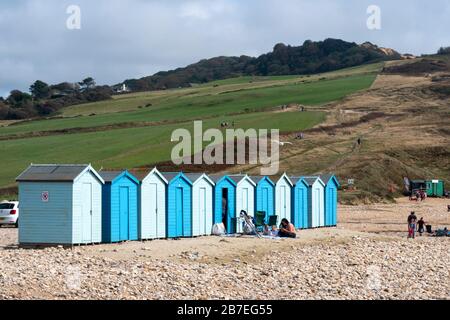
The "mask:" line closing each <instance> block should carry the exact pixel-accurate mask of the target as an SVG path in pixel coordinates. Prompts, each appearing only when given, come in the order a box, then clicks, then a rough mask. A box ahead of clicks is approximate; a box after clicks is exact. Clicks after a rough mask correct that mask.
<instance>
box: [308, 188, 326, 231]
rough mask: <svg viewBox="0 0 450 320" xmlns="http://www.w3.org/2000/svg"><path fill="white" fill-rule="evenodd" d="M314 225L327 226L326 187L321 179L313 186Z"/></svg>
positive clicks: (317, 226)
mask: <svg viewBox="0 0 450 320" xmlns="http://www.w3.org/2000/svg"><path fill="white" fill-rule="evenodd" d="M311 205H312V209H311V212H312V227H313V228H319V227H325V187H324V184H323V182H322V181H321V180H320V179H317V180H316V182H315V183H314V184H313V186H312V202H311Z"/></svg>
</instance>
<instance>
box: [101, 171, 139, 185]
mask: <svg viewBox="0 0 450 320" xmlns="http://www.w3.org/2000/svg"><path fill="white" fill-rule="evenodd" d="M99 174H100V176H101V177H102V178H103V180H105V183H114V182H115V181H116V180H118V179H120V178H122V177H124V176H127V177H128V178H130V179H131V180H133V181H134V182H136V184H139V183H140V182H139V180H138V179H137V178H136V177H135V176H134V175H132V174H131V173H129V172H128V171H126V170H125V171H100V172H99Z"/></svg>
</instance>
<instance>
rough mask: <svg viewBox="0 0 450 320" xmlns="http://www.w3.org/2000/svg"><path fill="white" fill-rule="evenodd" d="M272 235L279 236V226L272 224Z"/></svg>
mask: <svg viewBox="0 0 450 320" xmlns="http://www.w3.org/2000/svg"><path fill="white" fill-rule="evenodd" d="M270 233H271V236H272V237H278V229H277V226H272V231H271V232H270Z"/></svg>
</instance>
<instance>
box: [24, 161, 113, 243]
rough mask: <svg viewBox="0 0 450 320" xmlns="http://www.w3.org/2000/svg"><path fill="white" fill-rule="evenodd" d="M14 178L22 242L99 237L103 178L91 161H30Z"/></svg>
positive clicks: (79, 240) (90, 240)
mask: <svg viewBox="0 0 450 320" xmlns="http://www.w3.org/2000/svg"><path fill="white" fill-rule="evenodd" d="M17 182H18V183H19V202H20V221H19V243H20V244H21V245H77V244H91V243H100V242H101V241H102V185H103V183H104V181H103V179H102V178H101V177H100V176H99V174H98V173H97V172H96V171H95V170H94V169H93V168H92V167H91V166H90V165H87V164H86V165H58V164H44V165H37V164H32V165H31V166H30V167H28V168H27V169H26V170H25V171H24V172H23V173H22V174H21V175H20V176H19V177H17Z"/></svg>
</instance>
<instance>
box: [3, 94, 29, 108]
mask: <svg viewBox="0 0 450 320" xmlns="http://www.w3.org/2000/svg"><path fill="white" fill-rule="evenodd" d="M31 100H32V99H31V95H29V94H28V93H25V92H22V91H20V90H13V91H11V93H10V95H9V97H8V98H7V99H6V101H7V102H8V104H9V105H10V106H11V107H12V108H27V107H28V106H29V105H31Z"/></svg>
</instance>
